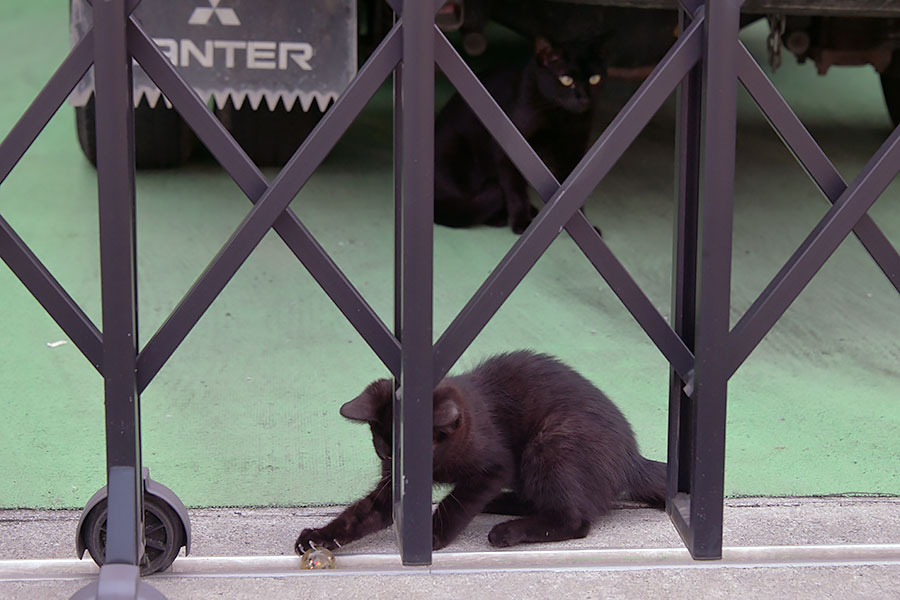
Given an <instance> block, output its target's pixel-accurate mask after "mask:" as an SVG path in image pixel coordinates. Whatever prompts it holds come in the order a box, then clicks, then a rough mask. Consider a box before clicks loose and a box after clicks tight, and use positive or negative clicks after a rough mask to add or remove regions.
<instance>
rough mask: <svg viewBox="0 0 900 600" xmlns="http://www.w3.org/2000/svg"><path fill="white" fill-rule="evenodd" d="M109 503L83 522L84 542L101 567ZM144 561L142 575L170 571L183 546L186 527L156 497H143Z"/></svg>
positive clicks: (99, 505)
mask: <svg viewBox="0 0 900 600" xmlns="http://www.w3.org/2000/svg"><path fill="white" fill-rule="evenodd" d="M106 513H107V501H106V499H104V500H102V501H101V502H100V503H99V504H97V505H96V506H95V507H94V508H93V509H91V512H90V513H89V514H88V516H87V518H86V519H85V521H84V527H83V531H84V542H85V546H86V547H87V549H88V550H89V551H90V553H91V558H93V559H94V562H95V563H97V564H98V565H99V566H103V563H104V562H105V559H106ZM144 544H145V545H144V557H143V561H142V564H141V575H142V576H144V575H151V574H153V573H157V572H159V571H164V570H165V569H168V568H169V565H171V564H172V562H173V561H174V560H175V557H177V556H178V552H179V551H180V550H181V547H182V546H183V545H184V527H183V525H182V524H181V519H180V518H179V517H178V513H176V512H175V510H174V509H173V508H172V507H171V506H169V505H168V504H166V503H165V502H164V501H162V500H160V499H159V498H156V497H154V496H147V495H145V496H144Z"/></svg>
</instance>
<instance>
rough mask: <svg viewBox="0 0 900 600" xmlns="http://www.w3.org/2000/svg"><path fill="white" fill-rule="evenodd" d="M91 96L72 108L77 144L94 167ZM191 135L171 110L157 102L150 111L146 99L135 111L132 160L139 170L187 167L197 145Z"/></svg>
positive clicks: (189, 130) (95, 159)
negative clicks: (73, 110)
mask: <svg viewBox="0 0 900 600" xmlns="http://www.w3.org/2000/svg"><path fill="white" fill-rule="evenodd" d="M95 124H96V116H95V111H94V96H91V97H90V99H89V100H88V102H87V104H85V105H84V106H76V107H75V128H76V129H77V131H78V143H79V144H80V145H81V150H82V151H83V152H84V155H85V156H86V157H87V159H88V160H89V161H91V164H92V165H94V166H97V135H96V130H95V129H94V127H95ZM196 141H197V140H196V138H195V136H194V133H193V132H192V131H191V129H190V127H188V125H187V123H185V122H184V120H183V119H182V118H181V115H179V114H178V112H177V111H176V110H175V109H174V108H168V107H166V105H165V104H164V103H163V101H162V100H160V101H159V102H158V103H157V105H156V106H155V107H152V108H151V107H150V104H149V103H148V102H147V99H146V98H142V99H141V102H140V104H139V105H138V106H137V108H135V109H134V146H135V147H134V158H135V166H136V167H137V168H138V169H168V168H172V167H180V166H182V165H184V164H185V163H187V161H188V159H189V158H190V157H191V154H192V153H193V151H194V146H195V145H196Z"/></svg>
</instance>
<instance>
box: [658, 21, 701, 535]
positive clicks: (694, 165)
mask: <svg viewBox="0 0 900 600" xmlns="http://www.w3.org/2000/svg"><path fill="white" fill-rule="evenodd" d="M689 24H690V20H689V18H688V16H687V12H686V10H685V9H683V8H682V9H681V10H679V22H678V29H679V31H684V30H685V29H686V28H687V26H688V25H689ZM701 63H702V60H701V62H700V63H697V65H696V66H695V67H694V68H693V69H691V71H690V72H689V73H688V75H687V77H685V79H684V81H682V83H681V85H680V86H679V89H678V96H677V110H676V119H677V125H676V142H675V148H676V166H675V181H676V198H675V201H676V205H675V234H674V237H673V241H674V248H673V252H672V257H673V264H672V329H673V330H674V331H675V333H676V334H678V336H679V337H680V338H681V339H682V340H683V341H684V344H685V346H687V348H688V349H689V350H690V351H691V352H693V351H694V341H695V340H694V330H695V328H696V320H695V311H696V302H697V298H696V292H697V210H698V204H699V201H700V123H701V111H700V108H701V97H700V95H701V91H702V75H703V72H702V68H703V67H702V64H701ZM669 371H670V376H669V380H670V383H669V449H668V461H667V464H668V474H667V482H668V485H667V492H666V510H667V512H668V513H669V516H670V517H671V519H672V520H673V522H674V524H675V526H676V529H678V531H679V532H680V533H681V535H682V536H685V537H689V532H688V530H687V520H688V516H687V515H688V512H687V510H686V507H687V506H688V505H689V500H688V498H689V494H690V485H691V480H690V464H691V441H692V440H691V433H690V432H691V399H690V396H689V395H688V394H687V393H686V392H685V391H684V389H685V385H687V384H688V383H689V381H685V380H683V379H682V378H681V376H680V375H679V374H678V373H677V372H676V371H675V369H672V368H670V370H669ZM689 379H690V377H688V380H689ZM688 545H689V544H688Z"/></svg>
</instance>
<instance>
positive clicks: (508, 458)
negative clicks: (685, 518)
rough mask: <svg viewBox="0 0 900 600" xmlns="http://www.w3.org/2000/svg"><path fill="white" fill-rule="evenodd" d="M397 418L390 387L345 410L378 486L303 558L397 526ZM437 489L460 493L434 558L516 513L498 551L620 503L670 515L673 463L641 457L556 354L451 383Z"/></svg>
mask: <svg viewBox="0 0 900 600" xmlns="http://www.w3.org/2000/svg"><path fill="white" fill-rule="evenodd" d="M392 412H393V400H392V391H391V381H390V380H388V379H380V380H378V381H375V382H374V383H372V384H370V385H369V386H368V387H367V388H366V389H365V391H364V392H363V393H362V394H361V395H360V396H358V397H357V398H355V399H353V400H351V401H350V402H348V403H346V404H344V405H343V406H342V407H341V414H342V415H343V416H345V417H347V418H348V419H352V420H354V421H362V422H366V423H368V424H369V425H370V427H371V429H372V441H373V442H374V444H375V451H376V453H377V454H378V456H379V458H381V464H382V467H381V480H380V481H379V483H378V485H376V486H375V489H374V491H372V492H371V493H370V494H369V495H368V496H366V497H365V498H363V499H362V500H359V501H358V502H356V503H355V504H353V505H351V506H350V507H349V508H347V509H346V510H345V511H344V512H342V513H341V514H340V515H339V516H338V517H337V518H335V519H334V520H333V521H332V522H331V523H329V524H328V525H325V526H324V527H322V528H320V529H304V530H303V532H302V533H301V534H300V537H299V538H298V539H297V542H296V544H295V550H296V551H298V552H303V551H304V550H305V549H308V548H309V547H310V546H311V545H315V546H316V547H319V546H324V547H326V548H330V549H334V548H336V547H339V546H342V545H344V544H346V543H348V542H351V541H353V540H356V539H359V538H361V537H363V536H365V535H367V534H369V533H372V532H374V531H377V530H379V529H382V528H384V527H387V526H388V525H390V524H391V522H392V512H391V511H392V486H391V424H392V422H393V416H392ZM434 481H435V482H439V483H450V484H453V486H454V487H453V490H452V491H451V492H450V494H449V495H448V496H447V498H445V499H444V500H443V501H442V502H441V503H440V504H439V505H438V507H437V510H436V511H435V512H434V517H433V525H432V527H433V532H434V537H433V547H434V549H435V550H437V549H439V548H443V547H444V546H446V545H447V544H449V543H450V542H451V541H452V540H453V539H454V538H455V537H456V536H457V535H459V533H460V532H461V531H462V530H463V529H464V528H465V527H466V525H468V523H469V522H470V521H471V520H472V518H473V517H474V516H475V515H477V514H478V513H480V512H491V513H497V514H508V515H517V516H519V517H520V518H517V519H513V520H511V521H506V522H504V523H500V524H499V525H497V526H495V527H494V528H493V529H492V530H491V532H490V535H489V536H488V540H489V541H490V543H491V545H493V546H498V547H502V546H511V545H513V544H518V543H521V542H552V541H559V540H566V539H572V538H580V537H584V536H585V535H587V533H588V530H589V529H590V526H591V522H592V521H594V520H595V519H597V518H598V517H600V516H601V515H603V514H605V513H607V512H609V510H610V509H611V508H612V507H613V505H614V504H615V502H616V500H617V499H618V498H620V497H621V496H623V495H625V496H627V497H628V498H630V499H633V500H638V501H641V502H645V503H648V504H650V505H651V506H653V507H656V508H662V507H664V505H665V490H666V466H665V464H664V463H660V462H656V461H652V460H648V459H646V458H644V457H642V456H641V455H640V454H639V453H638V448H637V443H636V442H635V439H634V434H633V433H632V431H631V427H630V426H629V425H628V422H627V421H626V420H625V417H624V416H623V415H622V413H621V412H619V410H618V409H617V408H616V406H615V405H614V404H613V403H612V402H611V401H610V400H609V398H607V397H606V396H605V395H604V394H603V392H601V391H600V390H598V389H597V388H596V387H594V386H593V385H592V384H591V383H590V382H589V381H588V380H587V379H585V378H584V377H582V376H581V375H579V374H578V373H576V372H575V371H573V370H572V369H570V368H569V367H567V366H566V365H564V364H563V363H561V362H559V361H558V360H556V359H554V358H552V357H550V356H546V355H542V354H535V353H533V352H529V351H519V352H513V353H509V354H501V355H498V356H495V357H493V358H490V359H488V360H487V361H485V362H484V363H482V364H481V365H480V366H478V367H477V368H475V369H473V370H472V371H469V372H468V373H465V374H462V375H458V376H454V377H447V378H446V379H444V380H443V381H442V382H441V383H440V385H438V387H437V389H436V390H435V391H434Z"/></svg>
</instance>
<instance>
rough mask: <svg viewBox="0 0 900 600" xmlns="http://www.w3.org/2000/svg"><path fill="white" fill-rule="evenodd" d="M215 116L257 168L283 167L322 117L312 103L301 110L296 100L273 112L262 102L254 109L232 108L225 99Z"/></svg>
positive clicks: (280, 104) (247, 107)
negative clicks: (290, 105)
mask: <svg viewBox="0 0 900 600" xmlns="http://www.w3.org/2000/svg"><path fill="white" fill-rule="evenodd" d="M215 113H216V116H217V117H219V120H220V121H221V122H222V125H223V126H224V127H225V128H226V129H227V130H228V131H230V132H231V135H232V136H234V139H235V141H237V143H238V144H240V145H241V148H243V149H244V152H246V153H247V155H248V156H249V157H250V158H251V159H252V160H253V162H254V163H256V166H258V167H280V166H283V165H284V164H285V163H286V162H287V161H288V160H290V158H291V156H293V155H294V152H295V151H296V150H297V148H299V147H300V144H302V143H303V140H305V139H306V136H307V135H309V132H310V131H312V130H313V127H315V126H316V123H318V122H319V119H321V118H322V111H321V110H319V107H318V105H317V104H316V103H313V104H312V105H311V106H310V107H309V110H308V111H304V110H303V108H301V106H300V102H299V101H298V102H296V103H295V104H294V106H293V108H292V109H291V110H288V109H287V108H285V106H284V102H283V101H282V100H279V101H278V104H276V105H275V110H269V107H268V106H267V105H266V103H265V102H262V103H260V105H259V107H258V108H257V109H256V110H254V109H253V108H251V107H250V104H249V102H246V101H245V102H244V105H243V106H241V107H240V108H236V107H235V105H234V102H233V101H232V100H231V98H229V99H228V100H227V101H226V103H225V106H223V107H222V108H221V109H216V111H215Z"/></svg>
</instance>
